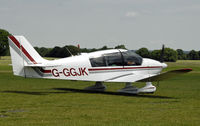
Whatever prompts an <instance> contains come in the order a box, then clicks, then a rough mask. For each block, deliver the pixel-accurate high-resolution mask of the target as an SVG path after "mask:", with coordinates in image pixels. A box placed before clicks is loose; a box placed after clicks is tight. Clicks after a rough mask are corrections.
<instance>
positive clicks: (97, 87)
mask: <svg viewBox="0 0 200 126" xmlns="http://www.w3.org/2000/svg"><path fill="white" fill-rule="evenodd" d="M106 89H107V88H106V86H105V85H104V84H103V83H102V82H96V83H95V85H92V86H89V87H86V88H85V90H88V91H105V90H106Z"/></svg>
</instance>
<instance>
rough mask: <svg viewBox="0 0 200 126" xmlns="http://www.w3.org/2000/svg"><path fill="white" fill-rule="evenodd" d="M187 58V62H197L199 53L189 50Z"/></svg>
mask: <svg viewBox="0 0 200 126" xmlns="http://www.w3.org/2000/svg"><path fill="white" fill-rule="evenodd" d="M187 57H188V59H189V60H198V59H199V53H198V52H197V51H195V50H191V51H190V52H189V53H188V54H187Z"/></svg>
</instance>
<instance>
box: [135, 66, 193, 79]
mask: <svg viewBox="0 0 200 126" xmlns="http://www.w3.org/2000/svg"><path fill="white" fill-rule="evenodd" d="M190 71H192V69H190V68H186V69H178V70H172V71H167V72H164V73H161V74H160V75H157V76H153V77H149V78H145V79H142V80H139V81H138V82H153V81H163V80H166V79H169V78H172V77H176V76H179V75H182V74H184V73H187V72H190Z"/></svg>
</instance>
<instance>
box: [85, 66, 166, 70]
mask: <svg viewBox="0 0 200 126" xmlns="http://www.w3.org/2000/svg"><path fill="white" fill-rule="evenodd" d="M148 68H162V66H152V67H126V68H92V69H88V70H89V71H103V70H128V69H148Z"/></svg>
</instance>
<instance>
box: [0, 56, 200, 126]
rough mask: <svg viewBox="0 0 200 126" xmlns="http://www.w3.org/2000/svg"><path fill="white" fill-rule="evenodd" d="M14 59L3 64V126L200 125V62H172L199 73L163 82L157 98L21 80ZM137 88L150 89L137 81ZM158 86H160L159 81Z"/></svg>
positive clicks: (113, 88) (0, 78) (114, 87)
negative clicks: (14, 71)
mask: <svg viewBox="0 0 200 126" xmlns="http://www.w3.org/2000/svg"><path fill="white" fill-rule="evenodd" d="M8 64H11V61H10V57H2V58H1V60H0V126H55V125H57V126H77V125H81V126H88V125H91V126H93V125H99V126H103V125H105V126H107V125H109V126H199V125H200V61H178V62H176V63H168V65H169V67H168V68H167V69H166V70H172V69H178V68H193V71H192V72H190V73H188V74H185V75H182V76H178V77H175V78H172V79H169V80H166V81H163V82H160V84H159V86H158V87H157V91H156V92H155V93H154V94H145V95H135V96H134V95H132V96H125V95H119V94H117V93H115V92H114V91H116V90H117V89H120V88H122V87H123V86H124V84H122V83H106V85H107V87H108V91H109V92H107V93H89V92H84V91H83V90H80V89H83V88H84V87H87V86H89V85H92V84H93V83H92V82H80V81H64V80H47V79H32V78H28V79H25V78H22V77H16V76H13V74H12V68H11V66H9V65H8ZM136 85H137V86H141V85H144V84H143V83H136ZM155 85H157V84H156V83H155Z"/></svg>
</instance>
